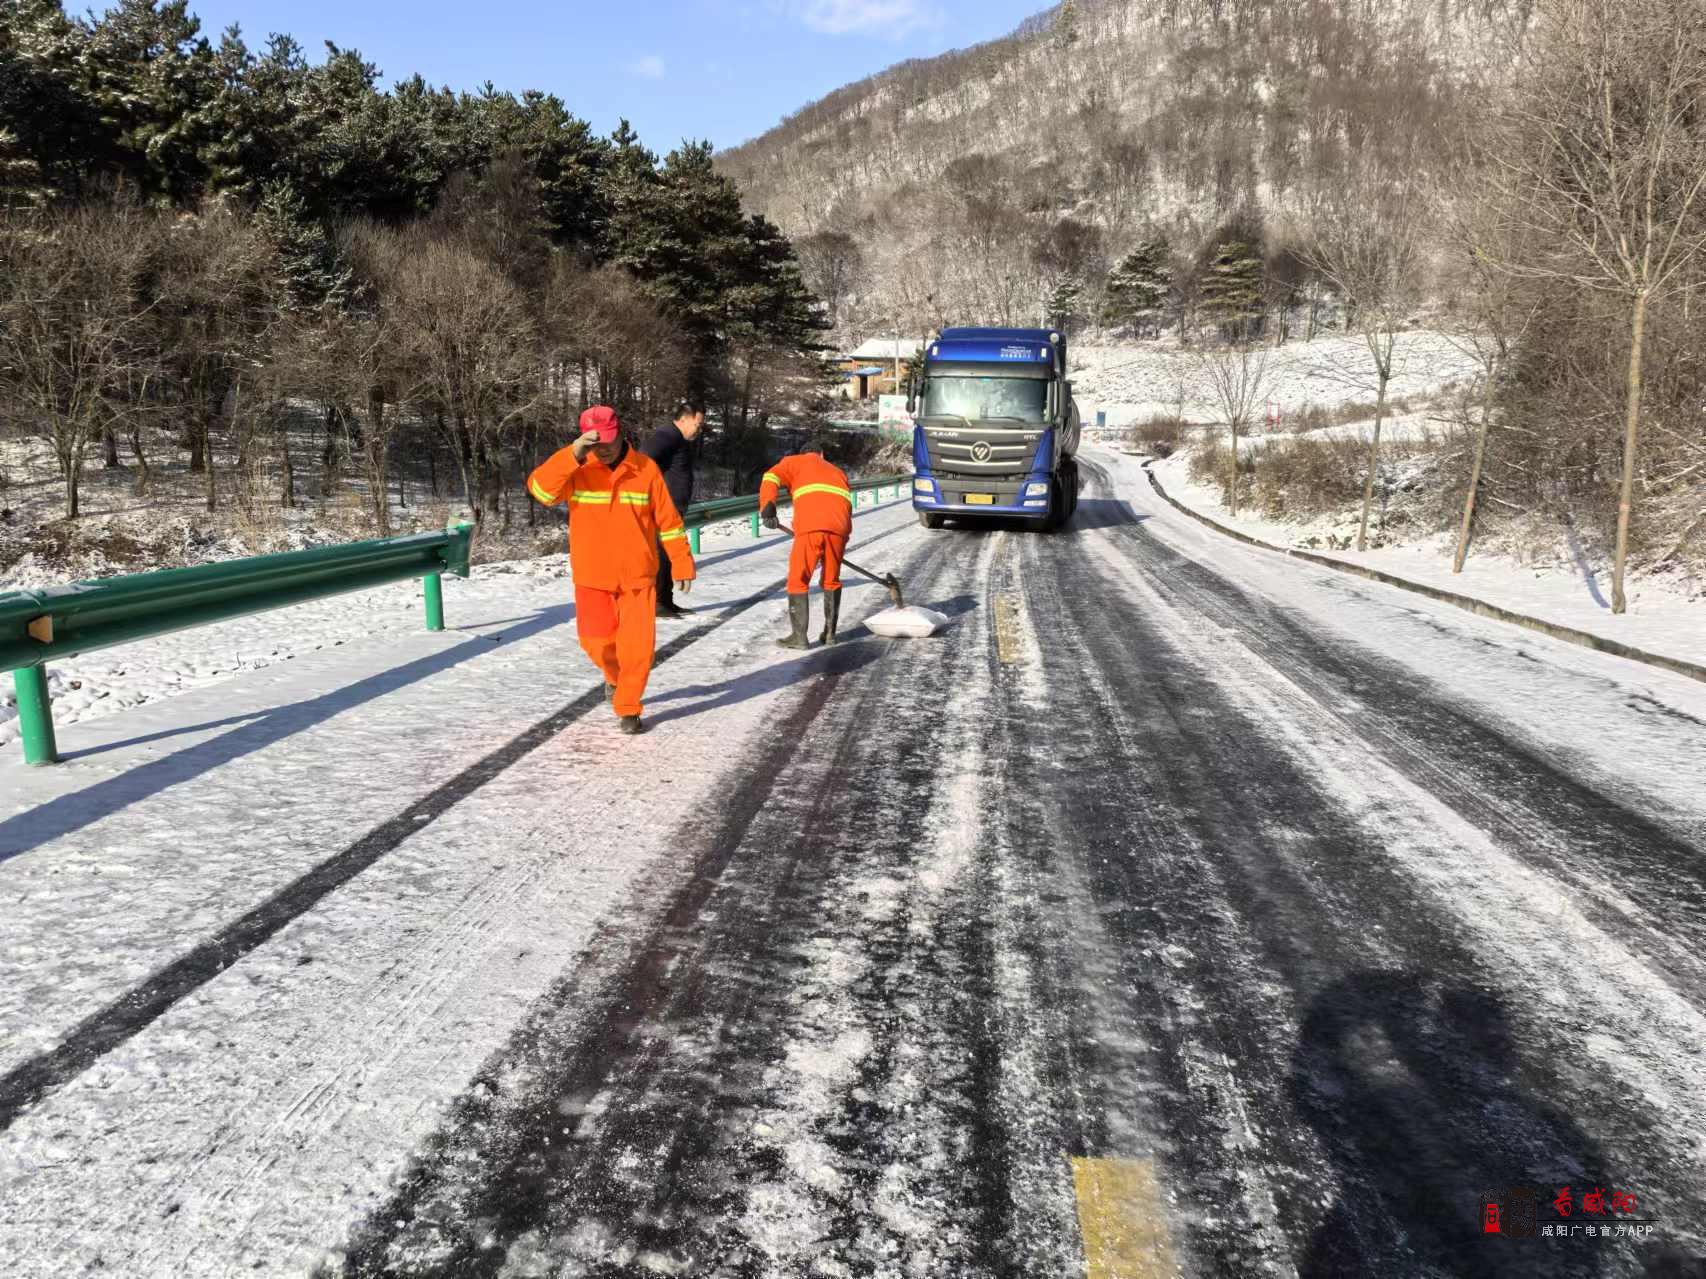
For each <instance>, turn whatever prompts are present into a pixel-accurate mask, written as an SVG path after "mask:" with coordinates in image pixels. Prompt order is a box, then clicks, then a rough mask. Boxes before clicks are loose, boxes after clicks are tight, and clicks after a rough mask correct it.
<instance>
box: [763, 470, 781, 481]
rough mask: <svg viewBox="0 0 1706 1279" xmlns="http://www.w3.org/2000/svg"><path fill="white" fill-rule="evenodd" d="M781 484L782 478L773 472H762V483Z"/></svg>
mask: <svg viewBox="0 0 1706 1279" xmlns="http://www.w3.org/2000/svg"><path fill="white" fill-rule="evenodd" d="M781 482H782V477H781V476H780V475H777V474H776V472H775V471H766V472H764V483H766V484H780V483H781Z"/></svg>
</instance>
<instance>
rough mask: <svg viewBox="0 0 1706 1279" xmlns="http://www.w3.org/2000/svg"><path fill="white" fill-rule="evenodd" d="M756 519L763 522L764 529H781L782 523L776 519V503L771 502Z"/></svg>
mask: <svg viewBox="0 0 1706 1279" xmlns="http://www.w3.org/2000/svg"><path fill="white" fill-rule="evenodd" d="M758 518H759V519H761V520H763V521H764V527H765V528H781V527H782V521H781V520H779V519H777V518H776V503H774V502H771V503H770V504H769V505H768V506H766V507H765V508H764V509H763V510H762V511H760V512H759V513H758Z"/></svg>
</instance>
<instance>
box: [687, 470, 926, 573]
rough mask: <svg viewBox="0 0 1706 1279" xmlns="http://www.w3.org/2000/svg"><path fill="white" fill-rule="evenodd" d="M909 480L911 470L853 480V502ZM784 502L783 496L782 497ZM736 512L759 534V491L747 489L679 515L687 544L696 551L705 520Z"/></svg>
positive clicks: (875, 497) (898, 492)
mask: <svg viewBox="0 0 1706 1279" xmlns="http://www.w3.org/2000/svg"><path fill="white" fill-rule="evenodd" d="M911 483H912V473H911V472H910V471H908V472H907V473H906V474H905V475H879V476H877V477H876V478H875V479H870V480H857V481H855V482H854V484H853V486H852V487H853V506H854V508H855V509H857V508H858V506H859V499H860V498H861V497H862V496H864V495H865V494H867V493H869V494H870V495H871V500H872V503H873V504H874V503H876V502H880V501H882V495H883V490H884V489H888V488H892V489H893V490H894V495H895V496H896V497H901V496H902V495H904V494H905V493H906V491H907V486H908V485H910V484H911ZM783 504H784V505H786V499H784V503H783ZM738 515H745V516H748V517H749V518H748V521H747V523H748V525H749V527H750V528H751V529H752V535H753V536H754V537H757V536H758V494H756V493H750V494H747V495H745V496H742V497H720V498H717V499H716V500H715V501H711V502H695V503H693V505H692V506H690V507H688V508H687V510H686V512H685V513H684V514H683V515H682V517H681V519H682V523H684V524H686V525H687V540H688V544H689V545H690V546H691V547H692V548H693V553H694V554H695V555H697V554H699V530H700V529H701V528H703V527H704V526H705V525H706V524H715V523H716V522H717V521H719V520H727V519H733V518H734V517H736V516H738Z"/></svg>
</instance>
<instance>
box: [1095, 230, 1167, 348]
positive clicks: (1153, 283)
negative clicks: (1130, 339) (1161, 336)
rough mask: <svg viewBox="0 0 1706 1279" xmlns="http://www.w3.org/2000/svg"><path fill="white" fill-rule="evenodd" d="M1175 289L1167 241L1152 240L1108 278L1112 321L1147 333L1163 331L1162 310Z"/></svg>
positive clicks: (1131, 254) (1140, 245)
mask: <svg viewBox="0 0 1706 1279" xmlns="http://www.w3.org/2000/svg"><path fill="white" fill-rule="evenodd" d="M1172 287H1173V268H1172V264H1171V258H1170V254H1169V252H1168V248H1167V242H1166V241H1165V240H1161V239H1148V240H1145V241H1143V243H1141V244H1139V245H1138V246H1137V248H1135V249H1133V250H1132V251H1131V252H1130V253H1128V254H1126V256H1125V258H1124V260H1123V261H1121V262H1120V264H1119V266H1117V267H1115V268H1114V270H1113V273H1112V274H1110V275H1109V276H1108V301H1107V307H1108V319H1109V322H1110V323H1112V324H1114V325H1116V326H1121V327H1128V328H1133V329H1137V330H1138V331H1140V332H1141V331H1143V330H1147V329H1156V330H1159V328H1160V316H1161V311H1162V308H1164V307H1165V306H1166V305H1167V296H1168V293H1169V292H1170V291H1171V290H1172Z"/></svg>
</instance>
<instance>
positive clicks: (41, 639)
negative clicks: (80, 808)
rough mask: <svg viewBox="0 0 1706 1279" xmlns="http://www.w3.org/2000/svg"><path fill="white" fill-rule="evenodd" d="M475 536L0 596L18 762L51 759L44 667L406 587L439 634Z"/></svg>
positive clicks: (395, 540)
mask: <svg viewBox="0 0 1706 1279" xmlns="http://www.w3.org/2000/svg"><path fill="white" fill-rule="evenodd" d="M473 536H474V526H473V525H472V524H458V525H456V526H455V527H453V528H449V529H446V530H445V531H444V532H442V533H411V534H407V535H405V536H402V537H384V538H378V539H375V540H373V541H367V542H352V543H350V544H348V545H346V546H326V547H318V548H316V549H314V550H309V551H286V552H284V553H283V554H279V555H257V556H254V557H251V558H248V559H241V560H230V561H227V562H225V563H222V564H198V565H195V566H194V567H192V568H169V569H161V570H159V571H157V572H153V573H133V574H129V575H127V576H124V577H112V578H107V579H105V580H103V581H99V582H75V583H73V584H72V585H70V586H57V587H52V588H50V589H48V590H42V591H7V592H0V671H11V672H12V673H13V674H12V682H13V685H14V686H15V687H16V689H17V693H18V719H19V724H20V727H21V729H22V734H23V739H24V760H25V762H26V763H30V764H52V763H56V762H57V761H58V758H59V755H58V747H57V745H56V743H55V741H54V734H53V710H52V706H51V705H50V703H49V701H48V692H47V663H48V662H49V661H52V660H53V659H54V658H57V657H70V656H73V655H74V654H77V653H87V652H91V651H92V650H94V649H100V648H110V647H111V646H113V645H115V644H126V643H129V642H130V641H132V640H139V639H147V638H148V637H149V636H152V635H163V634H166V633H167V632H170V631H181V630H187V629H189V628H190V627H193V626H204V625H206V624H207V623H209V622H219V621H224V620H225V619H226V618H230V617H239V616H241V615H243V614H245V613H259V612H264V611H266V610H268V609H274V608H285V607H288V606H289V605H291V604H301V603H304V602H306V601H308V600H314V599H321V598H324V597H325V596H328V595H342V594H343V593H345V592H346V591H360V590H366V589H367V588H368V587H371V586H383V585H384V584H385V583H387V582H396V581H402V580H404V579H405V578H412V577H418V578H420V579H422V582H423V583H424V589H425V594H426V624H427V629H428V630H429V631H442V630H443V629H444V588H443V583H442V581H441V580H440V579H441V576H442V575H443V574H445V573H453V574H455V575H456V576H457V577H467V576H468V556H469V550H470V547H471V545H472V542H473Z"/></svg>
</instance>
